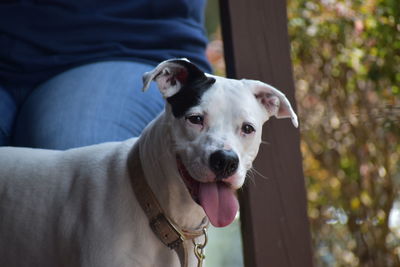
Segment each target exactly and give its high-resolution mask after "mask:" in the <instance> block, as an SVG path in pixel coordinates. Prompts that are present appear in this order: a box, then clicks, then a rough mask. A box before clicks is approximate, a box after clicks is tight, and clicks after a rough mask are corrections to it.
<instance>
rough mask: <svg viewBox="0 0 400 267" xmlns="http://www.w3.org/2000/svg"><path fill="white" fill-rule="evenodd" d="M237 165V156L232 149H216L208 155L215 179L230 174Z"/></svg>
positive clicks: (226, 176)
mask: <svg viewBox="0 0 400 267" xmlns="http://www.w3.org/2000/svg"><path fill="white" fill-rule="evenodd" d="M238 166H239V157H238V155H237V154H236V153H235V152H233V151H232V150H217V151H215V152H213V153H212V154H211V155H210V168H211V170H212V171H213V172H214V173H215V175H216V178H217V179H224V178H228V177H229V176H231V175H232V174H233V173H235V171H236V170H237V168H238Z"/></svg>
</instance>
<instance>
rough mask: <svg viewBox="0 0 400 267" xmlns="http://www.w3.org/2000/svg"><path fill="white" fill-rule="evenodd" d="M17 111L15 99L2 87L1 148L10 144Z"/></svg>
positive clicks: (0, 106) (0, 91)
mask: <svg viewBox="0 0 400 267" xmlns="http://www.w3.org/2000/svg"><path fill="white" fill-rule="evenodd" d="M16 111H17V107H16V103H15V101H14V99H13V98H12V96H11V95H10V94H9V93H8V92H7V91H6V90H5V89H4V88H2V87H1V86H0V146H6V145H8V144H9V139H10V136H11V130H12V127H13V122H14V118H15V114H16Z"/></svg>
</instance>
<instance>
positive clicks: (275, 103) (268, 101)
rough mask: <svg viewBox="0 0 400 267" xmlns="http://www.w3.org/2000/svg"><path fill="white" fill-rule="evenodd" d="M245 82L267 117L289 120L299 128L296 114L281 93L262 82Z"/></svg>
mask: <svg viewBox="0 0 400 267" xmlns="http://www.w3.org/2000/svg"><path fill="white" fill-rule="evenodd" d="M245 82H247V83H248V82H250V83H251V85H250V90H251V91H252V92H253V94H254V96H255V97H256V98H257V100H258V101H259V102H260V103H261V104H263V105H264V107H265V109H266V110H267V112H268V114H269V116H275V117H276V118H278V119H282V118H290V119H291V120H292V123H293V125H294V126H295V127H296V128H297V127H298V126H299V122H298V120H297V115H296V113H294V111H293V109H292V106H291V105H290V102H289V100H288V99H287V98H286V96H285V95H284V94H283V93H282V92H281V91H279V90H278V89H276V88H274V87H273V86H271V85H269V84H266V83H263V82H259V81H252V80H245Z"/></svg>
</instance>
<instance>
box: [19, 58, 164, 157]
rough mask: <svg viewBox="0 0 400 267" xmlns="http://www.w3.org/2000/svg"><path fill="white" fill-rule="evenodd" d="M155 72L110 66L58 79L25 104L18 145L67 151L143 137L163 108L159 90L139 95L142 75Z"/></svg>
mask: <svg viewBox="0 0 400 267" xmlns="http://www.w3.org/2000/svg"><path fill="white" fill-rule="evenodd" d="M151 68H152V67H151V66H147V65H144V66H142V65H140V64H134V63H132V64H129V63H127V62H115V63H111V62H107V63H104V64H101V63H97V64H94V65H88V66H83V67H79V68H77V69H74V70H72V71H68V72H66V73H64V74H62V75H60V76H58V77H55V78H54V79H52V80H50V81H49V82H47V83H45V84H43V85H42V86H40V87H39V88H37V89H35V91H34V92H33V93H32V94H31V96H30V97H29V98H28V100H27V101H26V102H25V104H24V106H23V108H22V109H21V112H20V115H19V117H18V120H17V127H16V129H17V131H16V134H15V138H14V140H15V145H18V146H29V147H43V148H56V149H66V148H71V147H78V146H84V145H90V144H96V143H101V142H106V141H119V140H125V139H128V138H130V137H134V136H138V135H140V133H141V131H142V130H143V128H144V127H145V126H146V125H147V124H148V123H149V122H150V121H151V120H152V119H153V118H154V117H156V116H157V114H158V113H159V112H160V111H161V110H162V108H163V103H164V102H163V100H162V97H161V95H160V93H159V92H158V90H157V89H156V88H155V86H154V87H153V88H151V89H150V90H149V91H147V92H145V93H142V92H141V90H140V88H141V87H142V74H143V73H144V72H145V71H148V70H149V69H151ZM82 72H84V73H85V75H82ZM71 80H72V81H73V82H72V84H73V86H71Z"/></svg>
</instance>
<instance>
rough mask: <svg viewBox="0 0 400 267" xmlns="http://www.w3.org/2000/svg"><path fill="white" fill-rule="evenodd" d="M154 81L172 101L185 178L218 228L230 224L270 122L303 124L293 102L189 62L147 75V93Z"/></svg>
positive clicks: (177, 149) (172, 125)
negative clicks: (239, 191) (273, 119)
mask: <svg viewBox="0 0 400 267" xmlns="http://www.w3.org/2000/svg"><path fill="white" fill-rule="evenodd" d="M152 80H155V81H156V82H157V84H158V87H159V89H160V91H161V93H162V94H163V96H164V97H165V98H166V100H167V103H168V104H167V106H166V113H167V114H166V116H169V118H170V119H169V120H168V121H169V123H170V124H169V127H170V129H171V131H170V133H171V134H172V139H173V140H172V142H173V153H174V154H175V155H176V163H177V168H178V170H179V173H180V174H181V178H182V180H183V181H184V183H185V185H186V187H187V188H188V190H189V192H190V194H191V196H192V198H193V200H194V201H196V202H197V203H198V204H199V205H201V206H202V207H203V209H204V211H205V212H206V214H207V216H208V217H209V219H210V221H211V223H212V224H213V225H214V226H219V227H222V226H226V225H228V224H230V223H231V222H232V221H233V219H234V217H235V215H236V213H237V210H238V207H239V205H238V201H237V199H236V195H235V192H234V191H235V190H236V189H238V188H240V187H241V186H242V185H243V183H244V180H245V177H246V173H247V171H248V170H249V169H251V167H252V162H253V160H254V158H255V157H256V155H257V152H258V149H259V146H260V143H261V132H262V125H263V124H264V122H265V121H267V120H268V119H269V118H270V117H272V116H275V117H276V118H291V119H292V122H293V124H294V126H296V127H297V125H298V122H297V116H296V114H295V113H294V111H293V109H292V107H291V105H290V103H289V101H288V100H287V98H286V97H285V95H284V94H282V93H281V92H280V91H278V90H277V89H275V88H273V87H272V86H270V85H268V84H265V83H262V82H259V81H254V80H233V79H227V78H222V77H217V76H213V75H209V74H205V73H204V72H202V71H201V70H200V69H199V68H197V67H196V66H195V65H194V64H192V63H191V62H189V61H188V60H185V59H172V60H167V61H164V62H162V63H161V64H159V65H158V66H157V67H156V68H155V69H154V70H153V71H151V72H148V73H145V74H144V76H143V82H144V88H143V89H144V90H146V89H147V88H148V87H149V84H150V82H151V81H152Z"/></svg>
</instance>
